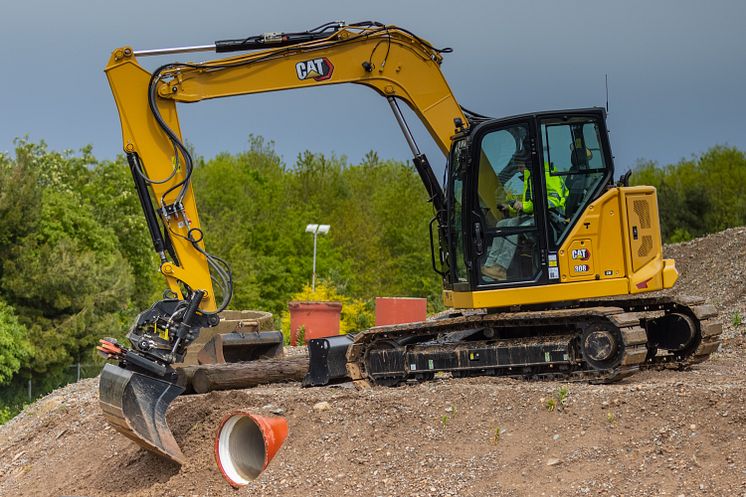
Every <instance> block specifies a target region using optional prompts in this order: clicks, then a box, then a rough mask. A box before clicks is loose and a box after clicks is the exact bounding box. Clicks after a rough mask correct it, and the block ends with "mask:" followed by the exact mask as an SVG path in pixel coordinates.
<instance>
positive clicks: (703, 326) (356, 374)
mask: <svg viewBox="0 0 746 497" xmlns="http://www.w3.org/2000/svg"><path fill="white" fill-rule="evenodd" d="M661 312H679V313H683V314H687V315H689V316H690V317H691V318H692V319H693V320H694V322H695V324H696V326H697V336H696V337H695V339H694V341H693V346H692V347H690V348H689V349H688V350H686V351H683V352H678V353H670V354H667V355H666V354H663V355H660V354H659V355H656V356H655V357H650V358H649V357H647V356H648V347H647V334H646V333H645V330H644V329H643V328H642V327H641V326H640V320H641V319H644V318H649V317H653V316H654V315H655V314H660V313H661ZM452 314H453V311H450V312H448V311H447V312H445V313H442V314H441V315H445V316H451V315H452ZM716 318H717V310H716V309H715V307H714V306H712V305H710V304H706V303H705V301H704V299H702V298H699V297H668V296H663V297H626V298H615V299H603V300H582V301H576V302H571V303H559V304H555V308H554V309H550V310H541V309H539V308H537V307H535V306H534V307H532V306H525V307H523V308H522V307H517V308H514V310H512V311H510V312H499V313H492V314H491V313H487V312H486V311H485V310H473V311H471V310H468V311H464V312H463V315H460V316H455V317H445V318H443V319H437V320H430V321H422V322H418V323H409V324H403V325H392V326H379V327H376V328H371V329H369V330H367V331H365V332H362V333H359V334H358V335H357V336H356V337H355V340H354V342H353V344H352V345H351V346H350V349H349V350H348V352H347V371H348V374H349V375H350V377H351V378H352V379H353V382H354V383H355V385H356V386H357V387H359V388H363V387H367V386H371V384H372V383H373V382H372V381H371V380H370V379H369V378H368V376H367V374H366V371H365V352H366V350H367V348H368V347H370V346H371V345H372V344H373V343H374V342H376V341H377V340H380V339H383V340H395V339H397V338H402V337H409V336H417V335H437V334H439V333H448V332H456V331H462V330H469V329H474V328H479V327H488V326H492V327H498V328H499V327H510V326H518V327H530V326H535V325H537V324H539V325H541V324H544V323H547V322H564V323H570V322H572V323H574V324H575V325H577V326H581V325H582V324H585V323H587V322H589V321H591V320H599V319H601V320H607V321H609V322H610V323H611V324H613V325H614V326H616V327H617V328H618V329H619V330H620V332H621V333H622V336H623V338H624V342H625V348H624V356H623V358H622V361H621V363H620V365H619V366H618V367H617V368H614V369H610V370H597V369H593V368H592V367H591V366H590V365H588V364H584V367H583V368H581V369H580V370H572V371H557V370H550V369H548V368H547V370H545V371H532V372H530V373H516V372H515V371H505V372H504V375H505V376H511V377H518V378H523V379H526V380H559V381H590V382H594V383H596V382H614V381H618V380H620V379H622V378H625V377H628V376H630V375H632V374H634V373H635V372H637V371H639V370H640V369H649V368H660V367H671V366H673V367H678V368H680V369H683V368H687V367H689V366H691V365H693V364H697V363H701V362H703V361H705V360H707V359H708V358H709V357H710V354H712V353H713V352H715V351H717V350H718V348H719V346H720V342H721V340H720V335H721V333H722V324H721V323H719V322H718V321H717V319H716Z"/></svg>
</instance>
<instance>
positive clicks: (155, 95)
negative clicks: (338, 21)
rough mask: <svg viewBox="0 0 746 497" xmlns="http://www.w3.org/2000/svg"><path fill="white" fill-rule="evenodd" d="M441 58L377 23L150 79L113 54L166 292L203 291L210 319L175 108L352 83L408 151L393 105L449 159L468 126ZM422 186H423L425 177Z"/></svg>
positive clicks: (205, 268) (117, 94)
mask: <svg viewBox="0 0 746 497" xmlns="http://www.w3.org/2000/svg"><path fill="white" fill-rule="evenodd" d="M218 43H220V42H218ZM441 52H442V51H440V50H437V49H435V48H434V47H432V46H431V45H430V44H429V43H428V42H426V41H424V40H422V39H421V38H418V37H417V36H415V35H413V34H411V33H409V32H408V31H406V30H403V29H401V28H397V27H395V26H383V25H378V24H373V25H367V24H366V25H351V26H344V27H343V26H341V25H340V26H339V27H338V29H336V30H335V31H334V32H333V33H332V34H330V35H329V36H326V37H324V38H321V39H314V40H311V41H306V42H301V43H293V44H287V45H285V46H279V47H274V48H269V49H263V50H259V51H252V52H249V53H245V54H242V55H238V56H234V57H228V58H223V59H218V60H212V61H208V62H202V63H175V64H168V65H165V66H162V67H161V68H159V69H157V70H156V71H154V72H153V73H152V74H151V73H150V72H149V71H147V70H145V69H144V68H143V67H142V66H140V64H139V63H138V61H137V56H138V55H150V54H151V53H147V52H136V51H134V50H133V49H132V48H130V47H123V48H119V49H117V50H115V51H114V52H113V53H112V55H111V58H110V59H109V63H108V65H107V66H106V70H105V71H106V75H107V78H108V80H109V84H110V86H111V89H112V92H113V94H114V99H115V101H116V104H117V108H118V110H119V117H120V120H121V124H122V140H123V146H124V151H125V152H126V153H127V155H128V158H129V160H130V166H131V168H132V169H133V175H134V176H135V181H136V183H138V181H139V182H140V184H141V186H140V190H141V192H140V195H141V197H140V198H141V201H142V202H143V208H144V209H145V210H146V217H148V206H147V205H146V204H149V202H150V200H149V199H148V200H147V202H146V201H145V200H144V197H146V196H149V195H150V192H152V195H153V198H154V199H155V200H156V202H157V204H158V205H157V208H158V211H159V214H160V218H161V222H162V223H163V225H164V226H165V227H166V230H167V231H168V234H167V236H165V237H162V238H163V239H164V240H165V247H163V246H159V244H158V243H157V242H156V250H157V251H158V252H159V253H160V255H161V268H160V270H161V273H162V274H163V275H164V276H165V277H166V280H167V282H168V285H169V287H170V289H171V290H172V291H173V292H174V293H175V294H176V295H177V296H178V297H179V298H180V299H183V298H184V295H183V289H184V287H187V288H189V289H191V290H198V289H199V290H203V291H205V296H204V297H203V298H202V301H201V304H200V308H201V309H202V310H204V311H208V312H209V311H214V310H215V309H216V308H217V307H218V303H217V302H216V298H215V294H214V290H213V285H212V281H211V277H210V265H211V264H209V262H210V260H209V259H210V258H209V254H207V253H206V252H205V250H204V242H203V241H202V231H201V228H200V222H199V216H198V213H197V208H196V203H195V199H194V194H193V192H192V189H191V186H190V182H189V179H190V178H189V176H190V174H191V166H190V162H191V158H190V157H188V152H187V151H186V149H185V148H183V146H180V145H181V144H182V136H181V131H180V128H179V121H178V115H177V111H176V103H177V102H184V103H191V102H198V101H200V100H205V99H210V98H220V97H229V96H233V95H245V94H251V93H260V92H269V91H278V90H288V89H293V88H305V87H309V86H324V85H332V84H341V83H357V84H361V85H365V86H367V87H369V88H372V89H373V90H375V91H376V92H377V93H378V94H380V95H381V96H383V97H386V98H388V100H389V103H390V104H391V106H392V109H393V110H394V113H395V115H396V117H397V119H398V120H399V124H400V125H401V126H402V130H403V131H404V133H405V136H406V137H407V140H408V141H409V145H410V147H412V149H413V151H416V145H414V143H413V141H412V139H411V135H409V132H408V129H406V125H405V123H404V122H403V119H402V117H401V113H400V112H399V111H398V106H397V104H396V100H395V99H398V100H403V101H404V102H406V103H407V104H408V105H409V107H410V108H411V109H412V110H413V111H414V112H415V114H416V115H417V116H418V117H419V118H420V119H421V120H422V122H423V123H424V125H425V127H426V128H427V130H428V131H429V133H430V134H431V136H432V137H433V139H434V140H435V142H436V143H437V144H438V147H439V148H440V149H441V151H442V152H443V153H444V154H448V151H449V149H450V142H451V136H452V135H453V133H454V130H455V129H456V127H455V125H454V123H456V125H458V126H466V125H468V121H467V118H466V117H465V115H464V113H463V112H462V110H461V108H460V106H459V104H458V103H457V102H456V99H455V98H454V96H453V94H452V92H451V90H450V88H449V86H448V83H447V82H446V80H445V78H444V77H443V74H442V73H441V71H440V63H441V61H442V56H441V54H440V53H441ZM458 120H460V123H459V121H458ZM415 155H416V158H417V154H415ZM427 168H428V169H429V166H427ZM420 173H421V175H422V171H420ZM430 173H432V171H430ZM433 179H434V178H433ZM423 181H425V183H426V187H428V185H427V182H428V180H427V179H426V178H425V176H423ZM143 184H146V185H147V186H148V187H149V189H148V188H145V187H143V186H142V185H143ZM430 187H432V185H431V186H430ZM430 187H428V188H430ZM431 193H432V192H431ZM150 211H151V213H152V214H151V219H149V224H150V229H151V235H153V236H154V241H156V238H158V236H159V235H160V233H156V232H155V230H159V229H160V228H158V227H157V223H156V222H155V215H154V212H153V208H152V207H150ZM166 248H167V249H168V251H169V252H170V253H171V255H172V257H171V259H170V260H169V259H168V258H167V257H166V255H165V252H166V250H165V249H166Z"/></svg>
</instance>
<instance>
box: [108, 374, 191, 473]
mask: <svg viewBox="0 0 746 497" xmlns="http://www.w3.org/2000/svg"><path fill="white" fill-rule="evenodd" d="M183 392H184V388H183V387H181V386H179V385H176V384H174V383H170V382H168V381H164V380H161V379H158V378H153V377H152V376H148V375H146V374H142V373H138V372H135V371H130V370H127V369H124V368H122V367H119V366H115V365H113V364H106V365H105V366H104V369H103V371H101V377H100V380H99V403H100V404H101V409H102V410H103V412H104V417H105V418H106V420H107V421H108V422H109V423H110V424H111V425H112V426H113V427H114V428H115V429H116V430H117V431H118V432H119V433H121V434H122V435H124V436H126V437H128V438H130V439H131V440H133V441H134V442H135V443H137V444H138V445H140V446H141V447H143V448H145V449H147V450H149V451H151V452H154V453H155V454H157V455H159V456H161V457H165V458H166V459H169V460H171V461H173V462H175V463H177V464H183V463H184V462H185V461H186V457H185V456H184V454H183V453H182V452H181V449H180V448H179V444H178V443H176V439H175V438H174V436H173V434H172V433H171V429H170V428H169V427H168V423H167V422H166V411H167V410H168V406H169V404H171V402H173V400H174V399H175V398H176V397H178V396H179V395H181V394H182V393H183Z"/></svg>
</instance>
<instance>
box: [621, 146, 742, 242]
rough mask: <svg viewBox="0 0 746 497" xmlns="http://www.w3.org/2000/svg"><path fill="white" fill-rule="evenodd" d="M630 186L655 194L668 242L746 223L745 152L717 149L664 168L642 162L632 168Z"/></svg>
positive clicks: (724, 148)
mask: <svg viewBox="0 0 746 497" xmlns="http://www.w3.org/2000/svg"><path fill="white" fill-rule="evenodd" d="M632 182H633V183H634V184H636V185H652V186H655V187H656V189H657V190H658V205H659V209H660V214H661V232H662V235H663V239H664V240H665V241H666V242H681V241H687V240H691V239H692V238H696V237H699V236H702V235H704V234H707V233H713V232H716V231H721V230H724V229H726V228H730V227H733V226H741V225H744V224H746V197H745V196H744V195H743V188H744V185H746V154H745V153H744V152H742V151H740V150H738V149H737V148H735V147H726V146H716V147H713V148H711V149H710V150H708V151H707V152H705V153H704V154H702V155H701V156H698V157H693V158H692V159H688V160H682V161H680V162H678V163H676V164H671V165H668V166H665V167H663V168H660V167H658V166H657V165H656V164H655V163H652V162H642V163H640V164H638V165H637V166H636V168H635V172H634V173H633V174H632Z"/></svg>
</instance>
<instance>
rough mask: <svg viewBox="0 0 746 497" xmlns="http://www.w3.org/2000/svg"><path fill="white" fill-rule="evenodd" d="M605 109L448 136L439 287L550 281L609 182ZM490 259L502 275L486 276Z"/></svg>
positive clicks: (533, 117) (529, 117)
mask: <svg viewBox="0 0 746 497" xmlns="http://www.w3.org/2000/svg"><path fill="white" fill-rule="evenodd" d="M605 118H606V116H605V111H604V109H600V108H593V109H578V110H569V111H567V110H566V111H558V112H547V113H540V114H525V115H520V116H513V117H509V118H505V119H499V120H489V121H484V122H482V123H479V124H478V125H476V126H474V128H473V129H472V130H470V131H469V132H465V133H463V134H462V136H456V137H455V140H454V145H453V148H452V152H451V155H450V160H449V168H448V178H447V185H446V190H447V193H446V198H447V210H448V213H449V222H448V237H447V242H446V243H447V244H448V247H449V249H450V250H448V251H446V252H447V254H448V256H447V257H445V260H446V261H447V264H446V267H447V271H446V282H445V283H446V288H450V289H452V290H454V291H457V292H458V291H460V292H472V291H479V290H482V289H507V288H511V287H527V286H540V285H554V284H557V283H560V281H561V280H560V277H559V268H558V264H557V253H558V251H559V250H560V247H561V246H562V244H563V242H564V241H565V240H566V239H567V237H568V234H569V233H570V231H571V230H572V228H573V227H574V226H575V225H576V224H577V223H578V221H579V219H580V218H581V215H582V213H583V212H584V210H585V208H586V206H588V205H589V204H590V203H591V202H592V201H593V200H595V199H597V198H598V197H599V196H600V195H601V194H602V193H603V192H604V190H605V189H606V187H607V186H609V185H610V184H611V182H612V177H613V171H614V168H613V162H612V156H611V150H610V146H609V141H608V136H607V130H606V122H605ZM515 206H517V207H518V208H517V209H516V208H515ZM494 267H499V268H501V269H500V270H501V271H503V272H504V274H503V275H501V276H502V277H498V278H495V277H491V276H490V275H491V274H495V273H494V272H491V271H490V268H494ZM495 304H496V306H499V302H495Z"/></svg>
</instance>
